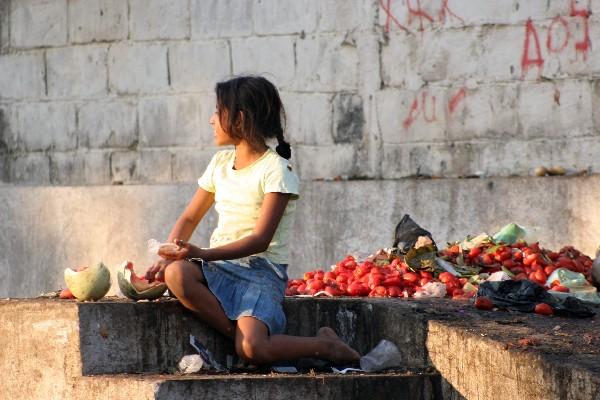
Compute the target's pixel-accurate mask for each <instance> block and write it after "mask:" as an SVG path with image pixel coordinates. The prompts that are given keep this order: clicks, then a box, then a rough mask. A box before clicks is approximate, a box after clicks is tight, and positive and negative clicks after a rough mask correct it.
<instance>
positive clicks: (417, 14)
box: [406, 0, 433, 32]
mask: <svg viewBox="0 0 600 400" xmlns="http://www.w3.org/2000/svg"><path fill="white" fill-rule="evenodd" d="M406 7H408V24H409V25H410V24H412V18H413V16H415V17H417V18H419V26H420V27H419V31H421V32H423V30H424V29H425V28H424V27H423V18H425V19H426V20H428V21H429V22H430V23H432V24H433V18H431V15H429V14H427V13H426V12H425V11H423V9H422V8H421V0H417V8H416V9H415V8H412V7H411V5H410V0H406Z"/></svg>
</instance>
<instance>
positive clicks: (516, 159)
mask: <svg viewBox="0 0 600 400" xmlns="http://www.w3.org/2000/svg"><path fill="white" fill-rule="evenodd" d="M553 146H554V143H552V142H551V141H548V140H519V139H513V140H510V139H508V140H499V141H487V142H486V143H483V144H482V146H481V171H482V172H483V174H484V175H485V176H511V175H521V176H527V175H533V174H534V171H535V169H536V168H537V167H540V166H543V165H545V166H552V165H554V164H553V161H552V147H553Z"/></svg>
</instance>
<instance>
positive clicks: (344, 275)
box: [335, 274, 348, 283]
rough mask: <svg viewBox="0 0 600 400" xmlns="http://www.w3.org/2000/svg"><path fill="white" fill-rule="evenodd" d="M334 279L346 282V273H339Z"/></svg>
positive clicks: (338, 281)
mask: <svg viewBox="0 0 600 400" xmlns="http://www.w3.org/2000/svg"><path fill="white" fill-rule="evenodd" d="M335 281H336V282H337V283H348V275H346V274H340V275H338V276H336V277H335Z"/></svg>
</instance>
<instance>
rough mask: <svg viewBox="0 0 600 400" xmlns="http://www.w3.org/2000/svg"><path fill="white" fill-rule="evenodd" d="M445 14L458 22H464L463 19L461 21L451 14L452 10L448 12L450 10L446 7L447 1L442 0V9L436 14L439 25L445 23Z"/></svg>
mask: <svg viewBox="0 0 600 400" xmlns="http://www.w3.org/2000/svg"><path fill="white" fill-rule="evenodd" d="M446 13H448V15H450V16H452V17H454V18H456V19H458V20H459V21H460V22H463V23H464V22H465V20H464V19H462V18H461V17H459V16H458V15H456V14H455V13H453V12H452V10H450V8H449V7H448V0H442V7H441V8H440V12H439V14H438V16H439V19H440V22H441V23H444V22H446Z"/></svg>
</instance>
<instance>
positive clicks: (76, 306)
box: [0, 298, 600, 400]
mask: <svg viewBox="0 0 600 400" xmlns="http://www.w3.org/2000/svg"><path fill="white" fill-rule="evenodd" d="M285 307H286V313H287V315H288V320H289V324H288V333H291V334H296V335H312V334H314V332H315V331H316V329H317V327H318V326H322V325H329V326H332V327H333V328H334V329H336V330H337V331H338V332H340V334H341V336H342V338H344V339H345V340H347V341H348V342H350V343H351V344H352V345H353V346H355V347H356V348H357V349H359V350H360V351H361V352H362V353H364V352H366V351H368V350H369V349H370V348H372V347H373V346H374V345H375V344H376V343H377V342H378V341H379V340H381V339H383V338H387V339H389V340H391V341H393V342H395V343H396V344H397V345H398V347H399V349H400V352H401V355H402V358H403V359H404V360H405V367H407V368H409V369H418V370H423V369H424V368H427V367H434V368H436V369H437V371H439V373H440V374H441V377H439V376H438V377H436V376H437V375H435V374H434V375H431V376H429V375H427V374H425V375H418V376H417V377H410V379H408V378H407V377H406V374H396V375H393V376H390V375H383V376H380V375H376V376H373V377H370V378H365V377H354V378H352V377H349V378H348V379H347V380H336V379H338V378H336V377H330V376H328V375H327V374H325V376H324V377H321V378H316V377H307V376H305V375H299V376H294V377H285V378H281V377H279V378H273V379H276V383H270V381H269V380H268V379H263V380H261V379H258V378H256V379H245V378H239V377H236V376H233V375H219V376H214V375H212V376H211V375H202V376H192V377H189V378H185V379H183V378H181V377H179V378H178V377H176V376H172V375H171V376H156V375H152V376H147V375H117V374H120V373H123V372H129V373H148V372H156V371H172V369H173V368H174V366H175V364H176V362H177V361H178V360H179V358H180V357H181V356H182V355H183V354H184V352H185V343H186V341H187V337H188V335H189V333H193V334H195V335H197V336H198V337H199V338H200V339H201V340H204V341H205V343H206V344H207V345H208V346H209V348H210V349H211V351H212V352H213V354H214V355H215V356H217V358H220V359H224V358H225V356H226V354H229V353H230V352H231V350H232V348H231V343H230V342H229V341H228V340H226V339H225V338H223V337H221V336H220V335H218V334H217V333H215V332H214V331H212V330H211V329H210V328H207V327H206V326H205V325H204V324H202V323H200V322H198V321H197V320H195V319H193V318H191V317H190V316H189V315H187V314H186V313H185V312H184V310H183V309H182V307H181V306H180V305H179V304H178V302H177V301H174V300H165V301H160V302H152V303H147V302H145V303H132V302H126V301H111V300H106V301H102V302H99V303H83V304H82V303H76V302H74V301H64V300H63V301H61V300H45V299H32V300H9V301H6V300H4V301H0V348H2V349H3V354H4V355H5V356H4V357H2V358H0V371H2V372H3V373H4V375H5V379H3V380H0V398H19V397H20V398H28V399H47V398H49V397H48V393H51V397H50V398H56V399H63V398H72V399H77V398H82V399H84V398H85V399H86V400H89V399H96V398H98V399H100V398H111V399H119V398H127V399H138V398H140V399H159V398H160V399H162V398H168V399H171V398H173V399H179V398H183V397H182V396H184V395H192V394H193V395H194V396H198V397H200V394H202V393H203V394H205V395H206V396H205V398H218V399H219V398H228V396H229V397H230V398H231V396H233V398H247V397H248V396H256V397H260V396H259V395H258V394H259V393H266V392H268V391H269V390H274V391H276V392H277V393H284V394H285V395H287V396H291V394H293V393H296V392H297V393H302V396H304V397H307V398H311V399H312V398H316V396H321V397H322V396H324V395H327V396H329V395H331V396H333V397H335V398H337V397H338V394H339V396H342V397H341V398H357V399H358V398H364V396H365V395H368V393H371V394H372V395H373V396H375V397H373V398H378V397H377V396H379V395H380V392H379V389H378V388H379V387H383V388H388V389H389V390H391V389H390V388H395V389H393V390H394V393H395V392H398V393H404V392H403V390H405V389H399V386H398V387H397V386H396V385H402V387H403V388H404V387H405V386H406V388H410V390H409V391H407V392H406V393H407V396H409V397H402V396H401V395H398V396H399V397H398V398H411V399H412V398H414V397H410V396H412V393H421V396H422V397H416V398H423V399H427V398H442V399H461V398H463V397H464V398H467V399H515V400H516V399H524V398H526V399H534V400H535V399H540V400H542V399H572V400H575V399H593V398H594V396H595V395H596V394H597V393H598V390H600V350H598V349H597V345H595V344H594V340H596V339H595V338H597V332H598V327H597V320H596V318H593V319H585V320H573V319H566V318H559V317H553V318H548V317H540V316H537V315H534V314H520V313H506V312H481V311H478V310H476V309H475V308H474V307H473V306H472V305H471V304H470V303H468V302H459V301H451V300H436V301H434V300H412V301H403V300H399V299H349V298H341V299H307V298H300V299H298V298H289V299H286V303H285ZM557 326H558V327H559V328H558V330H557V329H556V327H557ZM557 333H560V334H557ZM594 335H595V336H594ZM582 337H589V338H591V339H590V341H589V343H588V342H586V341H585V340H582V339H581V338H582ZM521 338H536V340H537V341H538V342H539V345H535V346H532V347H523V346H518V345H516V343H518V340H519V339H521ZM565 338H568V340H567V339H565ZM586 343H587V344H586ZM91 374H94V375H96V376H95V377H89V376H87V377H86V376H85V375H91ZM97 374H102V375H97ZM106 374H110V375H106ZM244 376H246V375H244ZM308 378H314V379H308ZM350 378H352V379H350ZM211 379H213V380H214V381H211ZM319 379H324V380H328V382H330V383H331V384H330V385H320V384H319V383H318V382H319ZM378 379H382V380H381V381H380V380H378ZM219 380H222V382H221V383H220V384H217V383H216V382H218V381H219ZM31 381H39V382H38V383H37V384H35V385H31V384H29V382H31ZM209 381H210V382H209ZM283 381H285V382H288V383H289V385H285V384H283V383H282V382H283ZM370 381H372V382H374V383H373V384H374V385H375V386H376V387H375V388H371V389H369V390H368V391H367V389H364V390H365V392H364V393H363V392H361V390H363V383H364V385H365V387H368V386H369V385H371V384H370V383H368V382H370ZM223 382H227V385H225V384H223ZM273 382H275V381H273ZM292 382H294V383H293V384H292ZM342 382H344V383H342ZM361 382H363V383H361ZM413 385H417V386H419V385H421V386H420V387H421V389H420V390H421V392H418V390H416V389H414V387H413ZM121 387H122V388H123V389H120V388H121ZM222 387H227V388H228V389H227V390H229V391H228V392H223V391H221V389H217V388H222ZM273 387H279V388H280V389H273ZM347 387H352V388H353V389H352V390H353V391H352V392H346V390H347V389H346V388H347ZM236 388H237V389H236ZM234 389H235V390H234ZM388 389H386V390H388ZM407 390H408V389H407ZM415 390H416V391H415ZM82 393H86V395H85V396H84V395H82ZM273 393H275V392H273ZM336 393H337V394H336ZM348 393H350V394H351V393H359V394H360V396H356V395H355V396H349V397H346V396H347V395H348ZM361 393H362V394H361ZM385 393H389V392H385V391H381V395H382V396H383V394H385ZM440 393H441V394H440ZM208 394H210V396H209V395H208ZM94 396H96V397H94ZM211 396H212V397H211ZM236 396H237V397H236ZM282 396H283V395H282ZM327 396H325V397H326V398H327ZM282 398H284V397H282Z"/></svg>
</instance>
